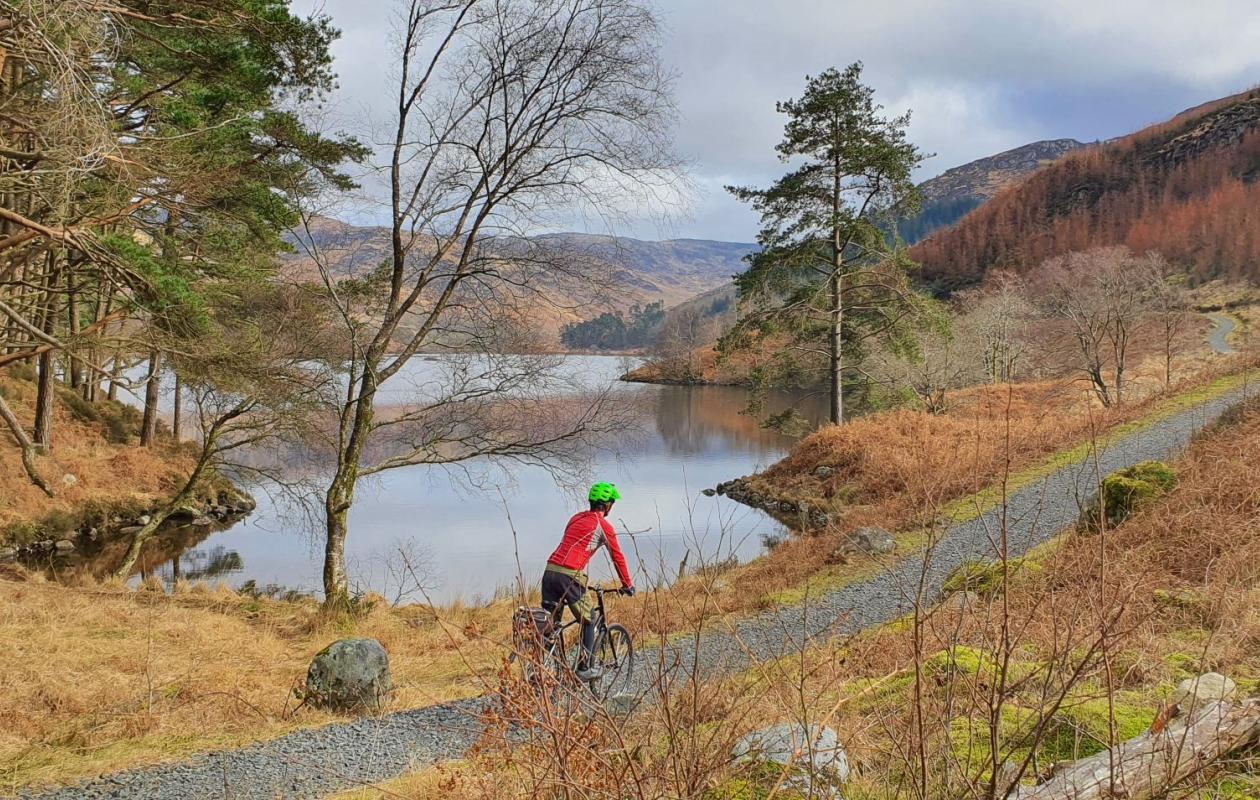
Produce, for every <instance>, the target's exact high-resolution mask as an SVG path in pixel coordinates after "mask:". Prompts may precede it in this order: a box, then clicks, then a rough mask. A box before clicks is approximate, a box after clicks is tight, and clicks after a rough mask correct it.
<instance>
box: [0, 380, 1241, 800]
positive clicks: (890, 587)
mask: <svg viewBox="0 0 1260 800" xmlns="http://www.w3.org/2000/svg"><path fill="white" fill-rule="evenodd" d="M1257 391H1258V390H1257V388H1255V387H1249V386H1243V387H1240V388H1237V389H1233V390H1230V391H1228V392H1226V393H1225V394H1223V395H1221V396H1219V397H1217V398H1215V399H1212V400H1208V401H1205V402H1203V403H1201V404H1199V405H1197V406H1194V407H1192V408H1190V409H1187V410H1185V411H1181V412H1178V413H1177V414H1174V415H1172V416H1170V417H1168V418H1166V419H1164V420H1161V421H1160V422H1157V423H1155V424H1154V425H1152V426H1150V427H1148V428H1146V429H1144V430H1140V431H1136V432H1134V433H1131V434H1129V435H1127V436H1124V437H1122V438H1120V439H1118V440H1116V441H1115V442H1113V443H1111V444H1110V445H1109V446H1107V447H1106V448H1104V449H1099V450H1098V451H1097V452H1095V453H1092V454H1091V455H1090V456H1089V457H1088V458H1086V459H1084V460H1083V461H1081V462H1078V463H1074V464H1069V465H1067V466H1064V467H1062V468H1060V469H1059V470H1057V471H1056V472H1054V473H1052V474H1050V475H1049V476H1047V477H1046V478H1044V479H1042V480H1040V481H1038V482H1036V483H1034V484H1032V485H1030V486H1027V487H1024V488H1022V489H1020V490H1018V491H1016V492H1013V493H1012V494H1011V495H1010V496H1009V497H1008V500H1007V503H1006V505H1005V507H1004V508H996V509H992V510H989V511H986V512H985V513H983V514H981V515H980V516H979V517H977V518H976V519H974V520H971V521H968V522H963V523H959V524H957V525H954V526H952V527H951V528H950V529H949V530H948V531H947V532H946V533H945V534H944V535H943V536H942V537H941V539H940V540H939V541H938V543H937V544H936V546H935V547H934V548H933V549H932V551H931V553H930V555H929V557H928V558H927V559H926V567H925V558H924V555H923V554H922V553H916V554H912V555H908V556H907V557H906V558H904V559H901V560H900V561H899V562H897V563H896V564H894V565H893V566H892V567H890V568H889V569H888V570H886V571H884V572H883V573H881V574H879V575H877V576H875V577H873V578H871V579H869V580H866V581H863V582H860V583H856V584H853V585H850V586H847V587H845V588H842V589H839V590H837V591H834V592H832V593H830V594H825V595H821V596H819V597H818V598H815V599H812V600H811V601H810V602H808V603H807V604H805V605H803V606H794V607H787V608H779V609H773V610H770V611H767V612H765V613H763V614H761V615H758V616H756V617H751V618H748V619H745V620H742V621H740V622H738V623H736V624H735V625H734V626H733V627H732V628H731V629H729V630H723V631H715V632H712V633H706V634H704V635H703V636H702V637H701V640H700V642H699V643H698V644H699V646H697V642H695V641H694V640H685V641H682V642H675V643H673V644H671V645H668V646H666V648H665V649H664V650H663V651H661V650H657V651H645V652H644V653H642V654H641V656H640V659H639V663H640V664H642V665H644V666H645V667H646V668H643V669H638V670H636V672H637V674H636V676H635V677H636V685H635V686H634V688H635V689H637V690H639V691H641V692H645V693H646V692H647V690H648V688H649V687H650V685H651V684H652V683H653V682H654V681H655V680H656V678H657V677H658V675H659V670H660V669H666V670H671V671H672V670H683V672H682V673H681V674H684V675H689V674H692V670H693V668H694V669H695V672H696V674H700V675H704V676H717V675H721V674H727V673H731V672H735V671H739V670H741V669H744V668H746V667H747V666H748V665H749V664H750V663H751V662H752V661H753V660H761V659H768V658H776V657H779V656H783V655H788V654H790V653H792V652H796V651H799V649H800V648H801V647H803V646H805V645H807V644H809V643H812V642H821V641H825V640H827V639H830V638H832V637H835V636H844V635H848V634H852V633H856V632H858V631H860V630H862V629H864V628H867V627H870V626H872V625H877V624H880V623H883V622H887V621H890V620H893V619H896V618H898V617H901V616H903V615H905V614H906V613H909V612H910V611H911V610H912V609H913V607H914V602H915V598H916V596H919V597H922V598H923V599H924V601H925V602H931V601H932V600H933V599H935V598H936V597H937V596H938V595H939V593H940V589H941V586H942V584H943V583H944V581H945V579H946V577H948V575H949V574H950V573H951V572H952V571H953V570H954V569H955V568H956V567H957V566H958V565H959V564H961V563H963V562H965V561H968V560H973V559H984V558H994V557H996V556H997V555H998V553H999V549H998V545H999V537H1000V534H1001V531H1002V529H1003V524H1002V523H1003V517H1004V518H1005V530H1006V539H1007V547H1008V552H1009V553H1010V555H1012V556H1017V555H1020V554H1022V553H1024V552H1026V551H1027V550H1028V549H1030V548H1032V547H1034V546H1036V545H1038V544H1040V543H1042V542H1044V541H1046V540H1048V539H1050V538H1051V537H1053V536H1054V535H1056V534H1057V533H1059V532H1060V531H1062V530H1063V529H1064V528H1067V527H1068V526H1070V525H1072V524H1074V523H1075V522H1076V520H1077V519H1078V517H1079V516H1080V513H1081V506H1082V505H1083V504H1084V503H1085V502H1086V501H1087V500H1088V498H1089V497H1091V496H1092V495H1093V493H1094V491H1095V489H1096V487H1097V485H1098V482H1099V480H1100V479H1101V478H1102V477H1103V476H1105V475H1107V474H1109V473H1111V472H1114V471H1116V470H1119V469H1123V468H1125V467H1127V466H1131V465H1132V464H1135V463H1137V462H1139V461H1144V460H1148V459H1167V458H1170V457H1172V456H1174V455H1175V454H1177V453H1178V452H1180V451H1181V450H1182V449H1183V448H1184V447H1185V446H1186V445H1187V444H1188V443H1189V441H1190V439H1191V437H1192V436H1193V435H1194V434H1195V433H1196V432H1198V431H1199V430H1200V429H1202V428H1203V427H1204V426H1206V425H1207V424H1209V423H1211V422H1212V421H1214V420H1215V419H1217V418H1218V417H1219V416H1220V415H1221V414H1222V413H1224V412H1225V411H1226V410H1227V409H1229V408H1231V407H1233V406H1235V405H1238V404H1239V403H1242V402H1243V401H1245V400H1247V399H1248V398H1250V397H1252V396H1255V395H1256V394H1257ZM697 659H699V663H697ZM484 703H485V701H484V700H480V699H474V700H466V701H461V702H457V703H451V704H446V705H439V706H430V707H427V708H420V709H415V710H411V711H404V712H398V713H394V714H389V715H386V716H383V717H379V718H366V719H359V720H355V721H354V722H349V723H343V724H335V725H329V726H325V727H322V728H316V729H311V730H304V731H299V732H296V733H293V734H289V735H287V736H284V737H281V738H279V739H276V740H274V741H271V742H264V743H259V744H255V745H252V746H249V747H246V748H242V749H239V750H228V751H222V752H216V753H209V754H205V755H200V756H196V757H193V758H191V759H188V760H187V761H183V762H178V763H173V764H163V765H157V766H153V767H146V768H142V769H137V770H133V771H129V772H123V773H118V774H115V775H111V776H107V777H105V778H101V779H98V780H94V781H90V782H86V783H83V784H80V785H78V786H73V787H67V788H61V789H54V790H50V791H45V792H20V793H19V794H18V795H17V797H19V798H22V800H80V799H82V800H104V799H105V798H109V799H110V800H240V799H243V798H266V799H267V800H281V799H283V800H305V799H306V798H316V797H324V796H327V795H328V794H331V793H333V792H336V791H339V790H342V789H347V788H352V787H355V786H361V785H364V784H370V783H376V782H379V781H382V780H386V779H388V778H392V777H395V776H397V775H399V774H401V773H403V772H405V771H407V770H408V769H413V768H417V767H422V766H425V765H429V764H432V763H435V762H437V761H442V760H448V759H453V758H459V757H461V756H462V755H463V754H464V753H465V752H466V751H467V750H468V748H469V747H470V746H471V745H472V744H473V743H474V741H475V740H476V738H477V736H478V735H479V733H480V726H479V725H478V723H477V719H476V717H477V714H478V712H479V711H481V710H482V709H483V708H484Z"/></svg>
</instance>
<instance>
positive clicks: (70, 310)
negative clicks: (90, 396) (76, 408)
mask: <svg viewBox="0 0 1260 800" xmlns="http://www.w3.org/2000/svg"><path fill="white" fill-rule="evenodd" d="M66 321H67V326H66V330H67V331H68V333H69V336H70V349H69V350H68V351H67V352H66V373H67V374H66V378H67V383H69V384H70V388H71V389H75V390H77V389H78V388H79V387H80V385H81V384H82V382H83V364H82V362H81V361H80V360H79V358H78V357H77V356H75V354H74V350H75V347H76V344H75V339H76V338H77V337H78V335H79V291H78V287H76V286H75V283H74V264H73V263H71V262H67V264H66Z"/></svg>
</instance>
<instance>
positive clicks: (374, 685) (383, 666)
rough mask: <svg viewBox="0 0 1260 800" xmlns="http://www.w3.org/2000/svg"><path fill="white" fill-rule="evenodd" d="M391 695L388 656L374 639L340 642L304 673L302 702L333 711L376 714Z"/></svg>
mask: <svg viewBox="0 0 1260 800" xmlns="http://www.w3.org/2000/svg"><path fill="white" fill-rule="evenodd" d="M393 691H394V681H393V678H392V677H391V675H390V672H389V655H388V654H387V653H386V652H385V648H384V647H383V646H381V643H380V642H378V641H376V640H375V639H340V640H338V641H336V642H333V643H332V644H330V645H328V646H327V647H325V648H324V649H323V650H321V651H320V652H319V654H318V655H316V656H315V658H314V659H313V660H312V661H311V666H310V668H309V669H308V670H307V671H306V699H307V702H309V703H310V704H311V705H313V706H316V707H319V708H331V709H334V710H336V711H365V710H366V711H379V710H380V709H381V708H383V707H384V705H385V703H386V702H387V701H388V699H389V695H390V693H391V692H393Z"/></svg>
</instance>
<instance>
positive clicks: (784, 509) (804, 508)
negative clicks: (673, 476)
mask: <svg viewBox="0 0 1260 800" xmlns="http://www.w3.org/2000/svg"><path fill="white" fill-rule="evenodd" d="M705 494H706V495H709V496H712V495H721V496H723V497H729V498H730V499H732V500H734V501H735V502H737V503H742V504H744V505H746V506H749V507H751V508H756V509H759V510H761V511H764V512H766V513H767V514H769V515H770V516H772V517H774V518H775V519H776V520H778V521H779V522H782V523H783V524H784V525H786V526H788V527H789V528H791V529H792V530H794V531H799V532H803V533H808V532H810V531H815V530H820V529H822V528H825V527H827V526H828V525H829V524H830V523H831V515H830V514H828V513H827V512H826V511H824V510H823V509H821V508H812V507H810V506H809V505H808V504H807V503H804V502H798V501H794V500H786V499H782V498H778V497H774V496H773V495H770V494H768V493H766V492H762V491H759V490H757V489H754V488H753V487H752V486H751V484H750V483H749V478H748V477H747V476H745V477H743V478H735V479H734V480H730V481H726V482H725V483H719V484H718V485H717V487H716V488H713V489H706V490H705Z"/></svg>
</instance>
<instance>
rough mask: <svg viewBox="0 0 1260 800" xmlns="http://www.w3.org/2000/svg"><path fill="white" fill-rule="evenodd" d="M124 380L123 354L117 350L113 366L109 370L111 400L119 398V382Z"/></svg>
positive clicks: (109, 394)
mask: <svg viewBox="0 0 1260 800" xmlns="http://www.w3.org/2000/svg"><path fill="white" fill-rule="evenodd" d="M120 380H122V354H121V353H119V352H117V351H115V352H114V361H113V366H112V367H110V370H109V393H108V395H107V397H109V399H110V400H114V401H117V400H118V382H119V381H120Z"/></svg>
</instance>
